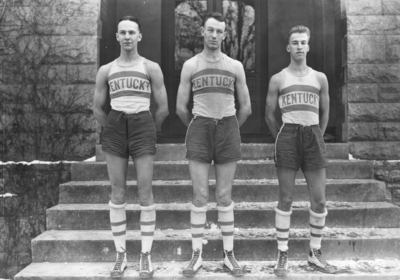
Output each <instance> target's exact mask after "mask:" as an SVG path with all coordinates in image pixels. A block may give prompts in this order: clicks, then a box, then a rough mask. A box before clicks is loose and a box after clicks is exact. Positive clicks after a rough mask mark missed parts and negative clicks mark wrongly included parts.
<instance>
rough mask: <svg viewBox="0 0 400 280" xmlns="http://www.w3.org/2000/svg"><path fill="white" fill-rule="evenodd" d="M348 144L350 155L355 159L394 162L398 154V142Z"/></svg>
mask: <svg viewBox="0 0 400 280" xmlns="http://www.w3.org/2000/svg"><path fill="white" fill-rule="evenodd" d="M349 144H350V154H351V155H352V156H353V157H354V158H357V159H368V160H373V159H375V160H396V159H398V158H399V154H400V141H396V142H350V143H349ZM399 172H400V171H399Z"/></svg>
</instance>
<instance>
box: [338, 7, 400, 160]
mask: <svg viewBox="0 0 400 280" xmlns="http://www.w3.org/2000/svg"><path fill="white" fill-rule="evenodd" d="M341 5H342V18H343V22H344V25H345V28H344V30H346V31H345V32H346V34H345V36H344V37H343V38H342V46H343V49H342V58H343V59H342V62H343V67H344V68H343V69H344V76H345V78H344V79H345V81H344V82H345V85H344V87H343V94H344V97H345V101H346V99H347V103H348V106H347V113H348V115H347V119H346V122H345V125H344V126H345V128H346V129H347V132H348V141H349V145H350V153H351V154H352V155H353V156H354V157H355V158H360V159H380V160H385V159H399V155H400V64H399V62H400V1H398V0H373V1H371V0H342V1H341Z"/></svg>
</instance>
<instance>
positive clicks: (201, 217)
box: [190, 204, 207, 251]
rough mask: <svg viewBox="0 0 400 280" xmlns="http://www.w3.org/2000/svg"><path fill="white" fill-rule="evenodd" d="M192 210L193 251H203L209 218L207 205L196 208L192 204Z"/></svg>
mask: <svg viewBox="0 0 400 280" xmlns="http://www.w3.org/2000/svg"><path fill="white" fill-rule="evenodd" d="M190 210H191V211H190V229H191V233H192V249H193V251H197V250H200V251H203V235H204V226H205V224H206V218H207V205H206V206H203V207H196V206H194V205H193V204H192V205H191V206H190Z"/></svg>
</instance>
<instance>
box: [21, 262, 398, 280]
mask: <svg viewBox="0 0 400 280" xmlns="http://www.w3.org/2000/svg"><path fill="white" fill-rule="evenodd" d="M187 263H188V262H155V263H154V262H153V267H154V277H153V279H155V280H156V279H163V280H176V279H187V278H185V277H184V276H182V272H181V271H182V268H183V267H184V266H185V265H187ZM240 263H241V265H242V266H244V267H245V269H246V272H247V274H246V275H245V277H244V278H243V279H246V280H247V279H249V280H264V279H277V277H276V276H275V275H274V274H273V267H274V265H275V262H274V261H242V262H240ZM330 264H331V265H334V266H335V267H336V268H337V270H338V273H337V274H334V275H329V274H323V273H321V272H317V271H313V270H312V269H311V268H310V267H309V266H308V265H307V262H306V261H305V260H303V261H290V262H289V273H290V274H289V275H288V277H287V278H288V279H291V280H336V279H341V280H344V279H347V280H377V279H379V280H398V279H399V278H400V261H399V260H381V259H380V260H356V261H355V260H346V261H341V260H333V261H330ZM112 266H113V263H112V262H98V263H94V262H89V263H32V264H30V265H29V266H28V267H26V268H25V269H24V270H23V271H21V272H19V273H18V274H17V275H16V276H15V278H14V280H28V279H29V280H81V279H85V280H103V279H104V280H105V279H107V280H108V279H109V271H110V268H111V267H112ZM138 278H139V265H138V263H137V262H132V261H130V259H128V268H127V269H126V270H125V276H124V278H123V279H138ZM196 279H201V280H227V279H235V277H233V276H231V275H229V274H228V273H227V272H226V271H225V270H224V269H223V266H222V261H221V260H219V261H205V262H203V267H202V268H201V269H200V270H199V271H198V273H197V274H196Z"/></svg>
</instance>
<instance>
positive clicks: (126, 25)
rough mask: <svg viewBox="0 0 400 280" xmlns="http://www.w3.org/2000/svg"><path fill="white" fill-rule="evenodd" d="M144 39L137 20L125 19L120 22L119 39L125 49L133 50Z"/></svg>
mask: <svg viewBox="0 0 400 280" xmlns="http://www.w3.org/2000/svg"><path fill="white" fill-rule="evenodd" d="M140 40H142V33H140V31H139V26H138V24H137V23H136V22H133V21H130V20H123V21H121V22H120V23H119V24H118V33H117V41H118V42H119V44H120V45H121V47H122V48H123V49H124V50H127V51H129V50H133V49H134V48H136V46H137V43H138V42H140Z"/></svg>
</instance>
